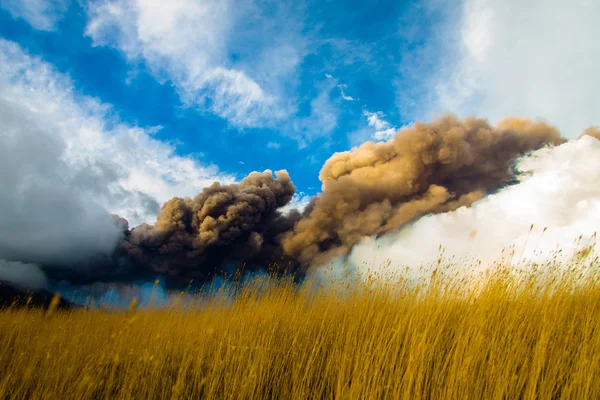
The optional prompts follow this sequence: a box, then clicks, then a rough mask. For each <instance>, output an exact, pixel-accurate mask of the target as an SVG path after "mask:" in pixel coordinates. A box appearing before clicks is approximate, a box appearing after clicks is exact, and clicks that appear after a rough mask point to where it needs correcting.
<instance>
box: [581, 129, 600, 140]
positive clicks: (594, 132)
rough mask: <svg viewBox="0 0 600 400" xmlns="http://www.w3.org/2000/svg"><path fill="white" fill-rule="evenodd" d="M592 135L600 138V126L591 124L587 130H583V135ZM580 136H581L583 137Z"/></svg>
mask: <svg viewBox="0 0 600 400" xmlns="http://www.w3.org/2000/svg"><path fill="white" fill-rule="evenodd" d="M586 135H587V136H591V137H593V138H594V139H598V140H600V126H590V127H589V128H587V129H586V130H584V131H583V133H582V134H581V136H586ZM581 136H579V137H581Z"/></svg>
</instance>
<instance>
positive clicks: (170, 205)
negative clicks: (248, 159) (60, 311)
mask: <svg viewBox="0 0 600 400" xmlns="http://www.w3.org/2000/svg"><path fill="white" fill-rule="evenodd" d="M275 174H276V177H273V174H272V172H271V171H269V170H267V171H265V172H262V173H259V172H253V173H251V174H250V175H248V176H247V177H246V178H244V179H243V180H242V181H241V182H240V183H239V184H231V185H221V184H219V183H218V182H215V183H214V184H213V185H211V186H210V187H207V188H205V189H204V190H203V191H202V192H201V193H200V194H198V195H197V196H196V197H195V198H193V199H191V198H178V197H175V198H172V199H171V200H169V201H167V202H166V203H165V204H164V205H163V206H162V208H161V210H160V213H159V215H158V217H157V222H156V224H155V225H154V226H151V225H147V224H144V225H140V226H139V227H136V228H134V229H133V230H132V231H131V232H130V233H129V235H128V237H127V239H125V240H123V241H122V242H121V244H120V250H121V252H124V253H125V254H126V255H128V256H129V258H130V259H132V260H133V261H134V263H135V264H137V265H138V266H142V267H144V268H148V267H149V268H151V269H152V270H153V271H154V272H156V273H159V274H162V275H167V276H169V275H170V276H179V277H185V278H186V279H187V278H197V279H200V280H205V279H207V278H208V276H209V275H210V274H211V273H213V272H215V269H216V268H217V267H222V266H223V265H228V264H232V265H233V266H234V267H235V268H237V267H239V266H240V265H241V264H242V263H254V264H256V266H257V267H258V266H262V267H266V265H258V264H262V263H264V264H268V263H269V262H270V261H272V260H273V259H274V258H275V257H277V256H281V255H282V253H281V251H280V250H278V249H279V246H278V244H277V241H278V236H279V235H280V234H281V233H283V232H284V231H287V230H289V229H291V227H292V226H293V224H294V222H295V220H296V219H297V218H298V214H297V213H295V214H294V213H292V214H291V215H290V216H283V215H281V214H280V213H279V212H278V211H277V209H278V208H280V207H283V206H285V205H286V204H287V203H289V201H290V200H291V199H292V196H293V195H294V192H295V187H294V185H293V184H292V181H291V180H290V176H289V174H288V173H287V171H285V170H282V171H277V172H276V173H275ZM294 218H295V219H294Z"/></svg>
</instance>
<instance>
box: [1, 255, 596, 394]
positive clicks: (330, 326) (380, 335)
mask: <svg viewBox="0 0 600 400" xmlns="http://www.w3.org/2000/svg"><path fill="white" fill-rule="evenodd" d="M597 266H598V263H597V261H596V260H591V261H589V260H588V261H585V262H583V261H582V262H574V263H573V265H572V266H569V267H564V266H562V267H560V268H558V267H556V266H554V267H552V266H548V265H546V266H540V269H539V270H545V271H547V270H548V269H550V270H551V271H550V272H549V273H543V274H542V273H539V272H535V268H529V271H530V272H528V273H526V274H516V275H515V274H512V273H508V272H507V271H506V270H503V269H499V270H498V271H497V272H495V273H494V274H492V275H491V276H488V278H486V279H485V280H479V281H478V284H477V285H474V284H473V282H469V281H468V280H465V279H459V278H457V277H454V278H452V277H447V276H446V277H444V278H441V275H442V274H441V273H439V274H438V275H436V276H434V277H433V278H431V277H429V278H428V279H427V280H426V281H427V282H426V284H425V283H424V284H422V285H420V286H414V285H406V284H403V283H402V281H400V280H399V281H398V282H391V281H389V284H386V285H382V284H373V282H369V280H374V277H367V278H366V283H364V284H359V285H357V284H349V283H343V282H340V283H337V284H331V285H329V286H327V287H322V288H319V289H315V288H314V287H312V288H311V287H310V286H309V285H304V286H302V287H301V288H298V287H295V286H294V285H292V284H291V283H290V282H289V281H286V280H285V279H283V280H281V281H279V282H277V283H276V284H274V285H271V286H270V287H269V288H268V289H264V288H263V290H257V289H256V286H255V285H249V286H246V287H245V288H244V289H242V290H241V291H240V292H239V293H238V294H237V296H236V297H235V299H234V300H231V299H230V300H223V299H224V297H223V296H218V295H217V296H213V297H212V298H211V299H207V298H206V297H204V298H203V299H201V300H200V299H197V300H193V299H192V300H191V298H190V297H189V296H181V295H180V296H176V297H174V298H173V305H172V306H170V307H161V308H144V309H142V308H139V307H138V308H137V309H136V305H135V304H132V306H131V307H130V309H129V310H122V311H106V310H98V309H82V310H76V311H67V312H65V311H58V310H52V309H50V310H49V311H48V312H44V311H42V310H26V309H20V310H17V309H12V310H6V311H3V312H1V313H0V397H1V398H15V399H107V398H117V399H130V398H136V399H165V398H166V399H183V398H189V399H197V398H207V399H229V398H232V399H268V398H282V399H321V398H331V399H370V398H391V399H396V398H397V399H425V398H426V399H479V398H486V399H487V398H489V399H552V398H572V399H598V398H600V379H599V377H600V280H599V279H598V278H599V277H600V274H598V273H597V272H596V271H597ZM441 269H443V268H441ZM441 269H440V270H441ZM531 271H534V272H531ZM450 275H451V274H450ZM424 282H425V281H424Z"/></svg>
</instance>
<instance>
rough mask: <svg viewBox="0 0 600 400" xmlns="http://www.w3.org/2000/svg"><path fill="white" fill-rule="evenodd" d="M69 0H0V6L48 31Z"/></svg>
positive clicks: (12, 14) (30, 23)
mask: <svg viewBox="0 0 600 400" xmlns="http://www.w3.org/2000/svg"><path fill="white" fill-rule="evenodd" d="M70 3H71V0H0V8H4V9H6V10H7V11H8V12H9V13H10V15H11V16H12V17H13V18H22V19H24V20H25V21H27V23H28V24H29V25H31V26H33V27H34V28H35V29H39V30H44V31H50V30H53V29H54V27H55V25H56V23H57V22H58V21H59V20H61V19H62V17H63V15H64V13H65V12H66V11H67V9H68V8H69V4H70Z"/></svg>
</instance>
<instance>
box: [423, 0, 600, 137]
mask: <svg viewBox="0 0 600 400" xmlns="http://www.w3.org/2000/svg"><path fill="white" fill-rule="evenodd" d="M461 12H462V15H461V16H460V18H459V19H458V20H459V24H457V25H450V24H448V32H446V34H445V35H443V36H440V37H445V38H447V42H445V43H443V45H442V46H441V48H440V51H441V52H442V57H441V58H442V60H443V63H440V69H439V70H440V72H439V74H437V75H436V76H434V78H433V79H432V81H431V82H430V83H431V89H433V90H434V92H435V94H436V98H435V99H434V100H433V102H432V103H431V104H427V105H426V106H425V111H426V112H427V113H441V112H445V111H450V112H453V113H457V114H459V115H469V114H477V115H478V116H482V117H488V118H490V119H491V120H492V122H494V121H497V120H498V119H500V118H502V117H505V116H508V115H521V116H526V117H531V118H538V117H540V118H543V119H546V120H547V121H549V122H550V123H553V124H555V125H557V126H558V127H559V129H561V131H562V132H563V134H564V135H566V136H568V137H576V136H578V135H579V133H580V132H581V131H582V130H583V129H584V128H586V127H587V126H589V125H595V124H598V122H599V120H598V111H599V108H598V105H597V97H598V95H597V88H598V87H599V86H600V74H598V65H599V64H600V51H599V50H598V45H597V39H596V38H597V37H600V25H599V24H598V18H600V2H597V1H586V0H574V1H571V2H564V1H561V0H532V1H526V2H522V1H518V0H506V1H500V0H464V2H463V4H462V10H461ZM444 64H445V65H448V67H447V68H445V67H444Z"/></svg>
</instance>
